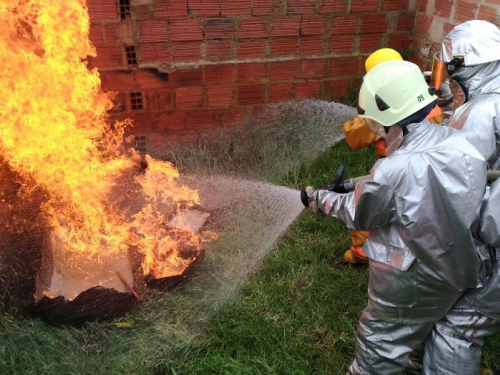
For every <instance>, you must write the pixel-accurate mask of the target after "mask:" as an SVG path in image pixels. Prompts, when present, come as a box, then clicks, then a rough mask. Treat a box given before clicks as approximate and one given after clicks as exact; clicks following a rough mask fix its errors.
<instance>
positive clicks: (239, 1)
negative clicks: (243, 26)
mask: <svg viewBox="0 0 500 375" xmlns="http://www.w3.org/2000/svg"><path fill="white" fill-rule="evenodd" d="M220 12H221V16H223V17H224V16H243V15H250V14H252V2H251V0H220Z"/></svg>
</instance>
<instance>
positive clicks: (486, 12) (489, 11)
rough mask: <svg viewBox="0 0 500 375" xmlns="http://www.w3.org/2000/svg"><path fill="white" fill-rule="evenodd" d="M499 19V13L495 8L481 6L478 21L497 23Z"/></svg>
mask: <svg viewBox="0 0 500 375" xmlns="http://www.w3.org/2000/svg"><path fill="white" fill-rule="evenodd" d="M497 18H498V11H497V10H496V9H495V8H492V7H488V6H484V5H480V6H479V14H478V15H477V19H478V20H484V21H490V22H495V21H496V20H497Z"/></svg>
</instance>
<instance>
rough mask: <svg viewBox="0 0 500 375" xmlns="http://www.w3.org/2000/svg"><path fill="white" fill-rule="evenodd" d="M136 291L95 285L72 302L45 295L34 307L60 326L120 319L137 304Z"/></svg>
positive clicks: (45, 317)
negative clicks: (133, 292) (119, 290)
mask: <svg viewBox="0 0 500 375" xmlns="http://www.w3.org/2000/svg"><path fill="white" fill-rule="evenodd" d="M137 302H138V300H137V298H136V297H135V296H134V295H133V294H132V293H123V292H117V291H116V290H114V289H108V288H103V287H94V288H91V289H88V290H86V291H84V292H82V293H80V294H79V295H78V297H76V298H75V299H74V300H72V301H66V300H65V299H64V297H62V296H59V297H56V298H49V297H43V298H42V299H40V300H39V301H38V302H37V304H36V306H35V309H34V312H35V313H37V314H40V315H41V316H42V317H43V318H44V319H45V320H47V321H48V322H50V323H52V324H56V325H77V324H81V323H84V322H86V321H93V320H103V319H110V318H116V317H119V316H122V315H124V314H125V313H126V312H128V311H129V310H130V309H131V308H132V307H133V306H134V305H135V304H136V303H137Z"/></svg>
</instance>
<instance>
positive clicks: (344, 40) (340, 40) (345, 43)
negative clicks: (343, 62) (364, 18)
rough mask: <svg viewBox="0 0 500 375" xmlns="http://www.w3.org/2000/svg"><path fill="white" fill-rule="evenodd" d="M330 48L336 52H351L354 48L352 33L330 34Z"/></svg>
mask: <svg viewBox="0 0 500 375" xmlns="http://www.w3.org/2000/svg"><path fill="white" fill-rule="evenodd" d="M330 49H331V50H332V52H333V53H337V54H343V53H351V52H352V51H353V49H354V35H338V36H337V35H335V36H332V37H331V38H330ZM374 50H375V47H374Z"/></svg>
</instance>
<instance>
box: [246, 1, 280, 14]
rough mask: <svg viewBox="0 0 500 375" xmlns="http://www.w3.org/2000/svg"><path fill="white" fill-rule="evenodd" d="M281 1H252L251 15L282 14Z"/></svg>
mask: <svg viewBox="0 0 500 375" xmlns="http://www.w3.org/2000/svg"><path fill="white" fill-rule="evenodd" d="M280 4H281V0H253V7H252V14H253V15H254V16H265V15H268V14H282V13H283V7H282V6H281V5H280Z"/></svg>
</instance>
